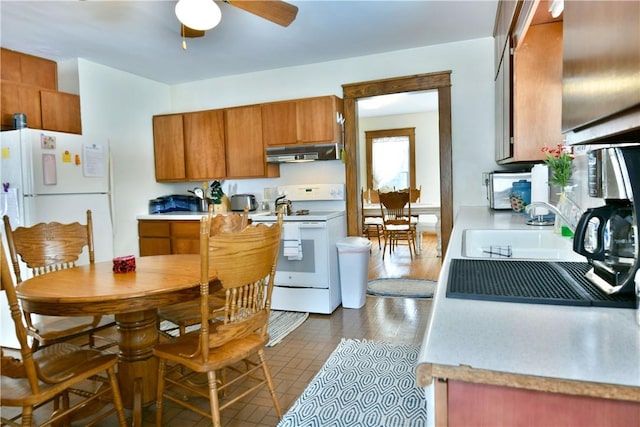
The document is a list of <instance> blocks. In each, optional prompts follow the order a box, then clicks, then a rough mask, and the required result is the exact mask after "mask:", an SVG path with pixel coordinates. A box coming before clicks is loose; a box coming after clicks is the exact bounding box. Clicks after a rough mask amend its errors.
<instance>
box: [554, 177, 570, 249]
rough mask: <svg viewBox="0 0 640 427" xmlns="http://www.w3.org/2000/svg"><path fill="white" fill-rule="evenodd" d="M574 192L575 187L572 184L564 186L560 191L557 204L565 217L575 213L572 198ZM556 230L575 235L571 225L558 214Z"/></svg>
mask: <svg viewBox="0 0 640 427" xmlns="http://www.w3.org/2000/svg"><path fill="white" fill-rule="evenodd" d="M572 194H573V187H571V186H564V187H562V189H561V190H560V193H558V203H557V204H556V206H557V208H558V210H559V211H560V213H562V215H563V216H564V217H565V218H571V217H572V215H573V212H572V210H573V203H572V202H571V200H570V198H571V195H572ZM554 230H555V232H556V233H557V234H559V235H561V236H564V237H573V231H571V227H570V226H569V224H567V222H566V221H565V220H563V219H562V218H561V217H560V216H559V215H556V220H555V225H554Z"/></svg>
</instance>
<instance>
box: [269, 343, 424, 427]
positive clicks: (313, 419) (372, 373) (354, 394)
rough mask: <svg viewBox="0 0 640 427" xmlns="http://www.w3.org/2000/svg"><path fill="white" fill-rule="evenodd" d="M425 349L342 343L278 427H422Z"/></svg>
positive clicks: (410, 346)
mask: <svg viewBox="0 0 640 427" xmlns="http://www.w3.org/2000/svg"><path fill="white" fill-rule="evenodd" d="M419 351H420V349H419V347H418V346H413V345H393V344H388V343H381V342H375V341H365V340H362V341H361V340H350V339H344V338H343V339H342V341H341V342H340V344H339V345H338V347H337V348H336V349H335V350H334V351H333V353H331V355H330V356H329V359H328V360H327V361H326V362H325V364H324V366H323V367H322V368H321V369H320V371H319V372H318V373H317V374H316V376H315V377H314V378H313V380H312V381H311V383H310V384H309V385H308V386H307V388H306V389H305V390H304V392H303V393H302V395H301V396H300V397H299V398H298V400H296V401H295V402H294V404H293V406H292V407H291V409H289V411H288V412H287V413H286V414H285V415H284V416H283V417H282V420H281V421H280V423H279V424H278V427H341V426H344V427H347V426H348V427H382V426H383V427H423V426H426V425H427V403H426V400H425V394H424V390H422V389H421V388H419V387H417V386H416V384H415V373H414V370H415V366H416V361H417V358H418V353H419Z"/></svg>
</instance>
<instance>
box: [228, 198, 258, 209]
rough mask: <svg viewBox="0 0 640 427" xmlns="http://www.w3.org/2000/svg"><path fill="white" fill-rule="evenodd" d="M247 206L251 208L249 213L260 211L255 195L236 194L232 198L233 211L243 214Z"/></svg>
mask: <svg viewBox="0 0 640 427" xmlns="http://www.w3.org/2000/svg"><path fill="white" fill-rule="evenodd" d="M245 206H249V211H255V210H256V209H258V202H257V201H256V196H254V195H253V194H234V195H232V196H231V210H232V211H235V212H242V211H243V210H244V207H245Z"/></svg>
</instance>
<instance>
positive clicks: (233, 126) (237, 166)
mask: <svg viewBox="0 0 640 427" xmlns="http://www.w3.org/2000/svg"><path fill="white" fill-rule="evenodd" d="M225 125H226V143H227V146H226V149H227V177H228V178H247V177H264V176H265V175H266V173H265V169H266V165H267V163H266V156H265V148H264V144H263V142H262V113H261V108H260V106H259V105H251V106H248V107H238V108H229V109H226V110H225Z"/></svg>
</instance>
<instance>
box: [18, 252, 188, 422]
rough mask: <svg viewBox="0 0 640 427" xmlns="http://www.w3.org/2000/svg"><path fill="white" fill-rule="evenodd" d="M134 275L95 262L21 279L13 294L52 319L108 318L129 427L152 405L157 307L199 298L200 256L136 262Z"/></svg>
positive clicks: (25, 305)
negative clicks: (112, 318)
mask: <svg viewBox="0 0 640 427" xmlns="http://www.w3.org/2000/svg"><path fill="white" fill-rule="evenodd" d="M135 261H136V269H135V271H131V272H127V273H114V271H113V263H112V262H111V261H106V262H98V263H95V264H88V265H83V266H78V267H73V268H69V269H65V270H60V271H56V272H52V273H48V274H45V275H41V276H37V277H34V278H31V279H28V280H25V281H24V282H22V283H21V284H20V285H18V286H17V288H16V291H17V294H18V298H19V299H20V301H21V304H22V305H23V307H24V308H25V310H28V311H30V312H32V313H37V314H43V315H52V316H56V315H58V316H62V315H64V316H86V315H95V314H113V315H115V320H116V324H117V331H118V380H119V382H120V389H121V391H122V398H123V402H124V404H125V407H127V408H132V409H133V424H134V425H140V424H141V421H142V420H141V417H142V415H141V413H142V407H143V406H146V405H149V404H151V403H153V402H154V401H155V397H156V385H157V361H156V359H155V358H154V357H153V354H152V350H153V346H154V345H155V344H156V342H157V340H158V329H157V308H158V307H161V306H165V305H169V304H174V303H178V302H183V301H187V300H189V299H192V298H195V297H197V296H198V295H199V292H200V290H199V286H198V285H199V281H200V255H158V256H148V257H138V258H136V260H135Z"/></svg>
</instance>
